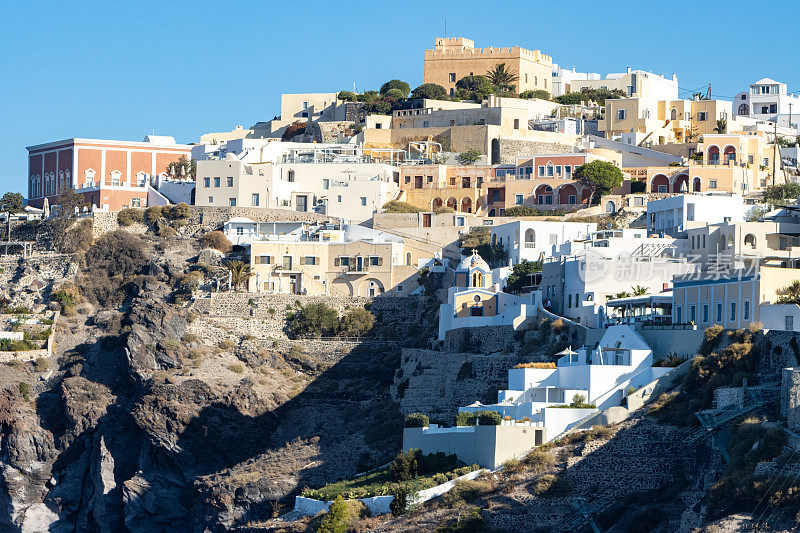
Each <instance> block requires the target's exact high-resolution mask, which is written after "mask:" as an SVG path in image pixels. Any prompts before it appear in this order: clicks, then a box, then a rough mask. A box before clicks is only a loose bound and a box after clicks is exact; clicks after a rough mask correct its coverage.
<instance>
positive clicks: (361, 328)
mask: <svg viewBox="0 0 800 533" xmlns="http://www.w3.org/2000/svg"><path fill="white" fill-rule="evenodd" d="M374 325H375V315H373V314H372V313H370V312H369V311H367V310H366V309H364V308H361V307H357V308H355V309H353V310H351V311H349V312H348V313H347V314H346V315H345V316H343V317H342V320H341V324H340V326H339V327H340V331H341V332H342V334H344V335H345V336H347V337H363V336H364V335H366V334H367V333H369V332H370V330H371V329H372V327H373V326H374Z"/></svg>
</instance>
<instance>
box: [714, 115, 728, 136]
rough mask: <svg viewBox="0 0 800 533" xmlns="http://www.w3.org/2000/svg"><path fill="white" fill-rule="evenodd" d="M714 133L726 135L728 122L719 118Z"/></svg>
mask: <svg viewBox="0 0 800 533" xmlns="http://www.w3.org/2000/svg"><path fill="white" fill-rule="evenodd" d="M714 131H716V132H717V133H727V131H728V121H727V120H725V119H724V118H721V119H719V120H718V121H717V127H716V128H714Z"/></svg>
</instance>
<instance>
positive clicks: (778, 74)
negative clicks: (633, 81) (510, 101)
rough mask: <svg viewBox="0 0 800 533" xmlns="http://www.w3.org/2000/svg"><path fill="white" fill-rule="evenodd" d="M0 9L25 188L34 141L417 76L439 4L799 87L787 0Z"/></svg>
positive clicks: (509, 36) (665, 68)
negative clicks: (755, 0) (293, 94)
mask: <svg viewBox="0 0 800 533" xmlns="http://www.w3.org/2000/svg"><path fill="white" fill-rule="evenodd" d="M667 6H669V7H667ZM7 15H8V16H6V17H3V20H2V21H0V52H2V62H0V65H1V66H2V76H0V106H2V115H1V116H0V146H1V147H2V150H1V151H0V192H2V191H5V190H15V191H24V190H25V189H26V181H25V177H26V174H27V157H26V154H27V152H26V150H25V147H26V146H29V145H32V144H38V143H42V142H48V141H54V140H60V139H64V138H69V137H89V138H102V139H121V140H141V139H142V137H143V136H144V135H145V134H146V133H149V132H151V131H155V133H157V134H162V135H173V136H174V137H175V138H176V139H177V140H178V142H193V141H197V140H199V136H200V135H201V134H202V133H204V132H210V131H223V130H229V129H231V128H232V127H233V126H235V125H237V124H241V125H243V126H244V127H248V126H250V125H252V124H254V123H255V122H258V121H260V120H269V119H271V118H272V117H273V116H274V115H277V114H279V113H280V94H281V93H282V92H316V91H337V90H341V89H352V87H353V83H354V82H355V83H356V85H357V87H358V89H359V90H361V89H370V88H377V87H379V86H380V84H381V83H383V82H384V81H386V80H389V79H391V78H400V79H403V80H406V81H408V82H409V84H410V85H411V87H412V88H413V87H415V86H416V85H418V84H419V83H421V80H422V67H423V50H425V49H426V48H431V47H432V46H433V39H434V37H437V36H440V35H442V33H443V31H444V20H445V18H446V19H447V35H448V36H451V37H452V36H464V37H467V38H470V39H472V40H474V41H475V45H476V46H478V47H484V46H513V45H520V46H523V47H525V48H530V49H540V50H542V51H544V52H545V53H547V54H549V55H551V56H552V57H553V60H554V61H555V62H557V63H558V64H560V65H562V66H568V67H571V66H573V65H574V66H575V67H576V68H577V69H578V71H583V72H587V71H588V72H599V73H602V74H606V73H608V72H619V71H622V70H624V69H625V67H626V66H631V67H633V68H641V69H644V70H651V71H653V72H656V73H664V74H665V75H669V74H671V73H672V72H676V73H677V74H678V81H679V83H680V86H681V88H685V89H696V88H699V87H703V86H705V85H706V84H707V83H709V82H711V83H712V92H713V94H714V95H717V96H720V97H731V96H733V95H734V94H736V92H738V91H741V90H743V89H744V88H745V87H747V85H748V84H749V83H751V82H753V81H756V80H758V79H759V78H762V77H764V76H770V77H773V78H775V79H777V80H780V81H783V82H785V83H787V84H788V85H789V90H790V91H800V64H799V62H800V60H798V59H797V58H798V53H797V49H798V46H797V44H796V32H795V31H794V26H795V25H793V24H792V23H791V21H797V20H799V19H800V3H797V2H771V1H763V2H758V3H756V4H754V3H753V2H744V1H738V0H737V1H725V2H718V3H714V2H703V3H698V2H696V1H693V2H678V1H675V2H669V3H663V4H662V3H658V2H652V1H651V2H639V1H627V2H623V1H617V2H606V3H603V2H599V3H598V2H568V1H559V2H555V1H553V2H540V1H531V0H529V1H524V2H514V1H510V0H506V1H504V2H485V1H484V2H471V1H467V0H461V1H458V2H448V1H439V2H423V3H421V4H414V3H403V2H381V1H372V2H368V3H366V2H365V3H364V5H361V3H360V2H331V1H326V2H317V1H297V0H295V1H289V2H286V1H263V2H229V3H226V2H202V1H198V2H171V1H168V0H166V1H165V0H161V1H159V2H150V1H137V2H107V1H104V2H99V1H98V2H91V1H85V2H63V3H58V4H57V3H56V2H36V1H31V2H17V3H15V4H14V9H13V13H12V12H9V13H7ZM687 94H690V93H688V92H682V93H681V95H682V96H683V95H687Z"/></svg>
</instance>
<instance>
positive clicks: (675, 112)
mask: <svg viewBox="0 0 800 533" xmlns="http://www.w3.org/2000/svg"><path fill="white" fill-rule="evenodd" d="M669 119H670V120H678V110H677V109H675V108H674V107H673V108H672V111H671V112H670V114H669Z"/></svg>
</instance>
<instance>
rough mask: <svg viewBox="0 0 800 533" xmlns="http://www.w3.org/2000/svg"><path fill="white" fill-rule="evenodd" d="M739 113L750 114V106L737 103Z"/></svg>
mask: <svg viewBox="0 0 800 533" xmlns="http://www.w3.org/2000/svg"><path fill="white" fill-rule="evenodd" d="M739 114H740V115H749V114H750V106H748V105H747V104H741V105H739Z"/></svg>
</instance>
